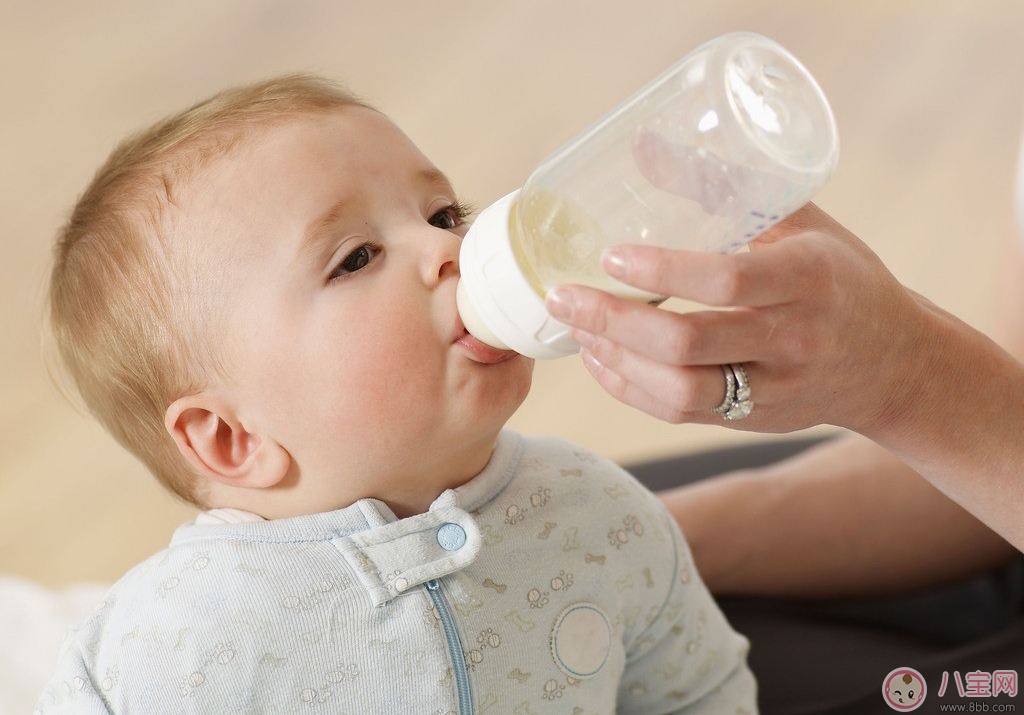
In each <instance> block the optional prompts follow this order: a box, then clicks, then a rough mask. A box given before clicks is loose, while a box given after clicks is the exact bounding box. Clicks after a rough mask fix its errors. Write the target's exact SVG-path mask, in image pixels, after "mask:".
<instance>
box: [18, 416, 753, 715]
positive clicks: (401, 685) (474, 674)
mask: <svg viewBox="0 0 1024 715" xmlns="http://www.w3.org/2000/svg"><path fill="white" fill-rule="evenodd" d="M748 647H749V646H748V642H747V640H746V639H745V638H744V637H742V636H740V635H739V634H737V633H736V632H735V631H733V630H732V629H731V628H730V627H729V624H728V623H727V622H726V620H725V618H724V616H723V615H722V613H721V611H720V610H719V609H718V607H717V606H716V604H715V602H714V601H713V600H712V598H711V596H710V594H709V593H708V591H707V589H706V588H705V586H704V584H703V583H702V582H701V580H700V577H699V576H698V574H697V573H696V571H695V569H694V567H693V565H692V562H691V559H690V553H689V551H688V549H687V546H686V544H685V542H684V541H683V539H682V535H681V534H680V532H679V529H678V527H677V526H676V524H675V522H674V521H673V520H672V519H671V518H670V516H669V515H668V513H667V512H666V511H665V509H664V508H663V506H662V505H661V502H660V501H659V500H658V499H657V498H656V497H655V496H654V495H653V494H651V493H650V492H649V491H647V490H646V489H645V488H644V487H642V486H641V485H640V484H639V483H638V482H637V481H636V480H635V479H633V478H632V477H631V476H630V475H629V474H627V473H626V472H624V471H623V470H622V469H620V468H619V467H618V466H616V465H615V464H612V463H611V462H609V461H607V460H604V459H602V458H600V457H597V456H595V455H593V454H591V453H589V452H587V451H585V450H583V449H581V448H579V447H576V446H574V445H572V444H570V443H568V442H565V441H562V440H558V439H535V438H524V437H522V436H520V435H518V434H516V433H514V432H510V431H507V430H506V431H503V432H502V433H501V434H500V435H499V439H498V442H497V445H496V447H495V451H494V453H493V455H492V457H491V459H490V461H489V463H488V465H487V467H486V468H485V469H484V470H483V471H482V472H481V473H480V474H479V475H477V476H476V477H474V478H473V479H472V480H471V481H469V482H467V483H466V484H464V485H463V486H461V487H459V488H457V489H453V490H447V491H445V492H444V493H443V494H441V495H440V496H439V497H438V498H437V500H436V501H435V502H434V503H433V504H432V505H431V507H430V509H429V511H427V512H425V513H423V514H419V515H416V516H413V517H409V518H406V519H396V518H395V516H394V514H393V513H392V512H391V510H390V509H389V508H388V507H387V505H385V504H384V503H383V502H381V501H378V500H375V499H363V500H360V501H358V502H356V503H355V504H353V505H351V506H349V507H346V508H344V509H341V510H338V511H334V512H328V513H321V514H311V515H307V516H300V517H296V518H291V519H279V520H271V521H263V522H254V523H246V522H242V523H235V524H218V525H206V526H204V525H197V524H187V525H185V526H182V527H181V528H179V529H178V530H177V531H176V532H175V534H174V537H173V539H172V541H171V545H170V547H169V548H168V549H166V550H164V551H162V552H160V553H158V554H156V555H155V556H153V557H151V558H149V559H148V560H146V561H144V562H143V563H142V564H140V565H139V566H137V567H135V568H134V569H132V570H131V571H129V572H128V573H127V574H126V575H125V576H124V577H123V578H122V579H121V580H120V581H119V582H118V583H117V584H115V586H114V587H113V588H112V589H111V591H110V592H109V593H108V594H107V596H106V598H105V600H104V601H103V603H101V604H100V605H99V606H98V607H97V609H96V611H95V613H94V614H93V615H92V616H91V617H90V618H89V619H88V620H87V621H86V622H85V623H84V624H82V625H81V626H80V627H79V628H77V629H76V630H74V631H72V632H71V633H70V634H69V636H68V638H67V639H66V641H65V644H64V646H63V647H62V655H61V658H60V662H59V667H58V670H57V673H56V675H55V676H54V678H53V679H52V681H51V682H50V684H49V685H48V687H47V688H46V690H45V691H44V693H43V695H42V697H41V699H40V701H39V705H38V710H37V712H39V713H58V712H59V713H70V712H73V713H139V714H145V715H160V714H161V713H168V714H171V713H173V714H174V715H181V714H182V713H217V714H220V713H254V712H258V713H300V712H307V711H317V712H325V713H348V714H350V715H356V714H358V715H363V714H365V713H428V714H430V715H466V714H467V713H514V714H515V715H544V714H545V713H569V714H571V715H591V714H594V713H613V712H617V713H623V714H626V713H642V714H643V715H655V714H657V713H676V712H680V713H682V712H685V713H709V714H713V715H733V714H736V715H743V714H750V713H755V712H756V704H755V699H756V686H755V682H754V678H753V676H752V674H751V672H750V671H749V669H748V668H747V665H746V653H747V650H748ZM460 695H461V702H460Z"/></svg>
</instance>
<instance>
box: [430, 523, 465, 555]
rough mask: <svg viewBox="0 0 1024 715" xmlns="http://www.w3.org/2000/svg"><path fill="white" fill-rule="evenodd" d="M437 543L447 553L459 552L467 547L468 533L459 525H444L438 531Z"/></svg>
mask: <svg viewBox="0 0 1024 715" xmlns="http://www.w3.org/2000/svg"><path fill="white" fill-rule="evenodd" d="M437 543H439V544H441V548H442V549H444V550H445V551H458V550H459V549H461V548H462V547H463V546H465V545H466V531H465V529H463V528H462V527H461V526H459V525H458V524H452V523H448V524H442V525H441V528H439V529H438V530H437Z"/></svg>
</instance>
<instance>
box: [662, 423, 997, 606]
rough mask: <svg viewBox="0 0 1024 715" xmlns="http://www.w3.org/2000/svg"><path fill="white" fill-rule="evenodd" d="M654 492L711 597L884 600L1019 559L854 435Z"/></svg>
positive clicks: (903, 466) (923, 482)
mask: <svg viewBox="0 0 1024 715" xmlns="http://www.w3.org/2000/svg"><path fill="white" fill-rule="evenodd" d="M659 496H660V497H661V498H662V500H663V501H664V502H665V504H666V506H667V507H668V509H669V511H670V512H672V514H673V516H674V517H675V518H676V520H677V521H678V522H679V524H680V526H681V527H682V529H683V532H684V534H685V535H686V538H687V541H688V542H689V544H690V548H691V550H692V552H693V558H694V560H695V561H696V563H697V568H698V570H699V571H700V573H701V575H702V576H703V578H704V580H705V582H706V583H707V585H708V588H709V589H710V590H711V591H712V592H713V593H715V594H718V595H754V594H756V595H765V596H773V595H777V596H794V597H825V596H855V595H869V594H880V593H892V592H899V591H906V590H912V589H916V588H927V587H930V586H935V585H938V584H941V583H943V582H946V581H949V580H952V579H957V578H962V577H967V576H969V575H971V574H974V573H978V572H981V571H984V570H987V569H989V568H992V567H995V566H997V565H999V564H1002V563H1005V562H1006V561H1007V560H1009V559H1010V558H1012V557H1013V556H1014V555H1015V554H1016V553H1017V552H1016V550H1015V549H1014V548H1013V547H1012V546H1011V545H1009V544H1008V543H1007V542H1006V541H1005V540H1004V539H1003V538H1001V537H1000V536H999V535H997V534H996V533H994V532H993V531H992V530H991V529H989V528H988V527H986V526H985V525H984V524H982V523H981V522H980V521H978V520H977V519H976V518H975V517H973V516H972V515H970V514H969V513H968V512H967V511H966V510H964V509H963V508H962V507H960V506H958V505H957V504H955V503H954V502H953V501H952V500H950V499H949V498H948V497H946V496H945V495H943V494H942V493H941V492H939V491H938V490H937V489H936V488H935V487H934V486H932V485H931V484H930V483H929V482H928V481H926V480H924V479H922V478H921V477H920V476H919V475H918V474H917V473H916V472H914V471H913V470H912V469H910V468H909V467H908V466H907V465H906V464H904V463H903V462H902V461H901V460H899V459H898V458H897V457H895V456H893V455H892V454H891V453H889V452H888V451H887V450H885V449H884V448H882V447H880V446H878V445H877V444H875V443H873V442H871V441H870V440H868V439H866V438H864V437H862V436H860V435H857V434H849V435H845V436H843V437H841V438H838V439H835V440H831V441H829V442H826V443H824V444H822V445H819V446H817V447H814V448H812V449H810V450H808V451H806V452H803V453H801V454H799V455H796V456H795V457H792V458H790V459H788V460H785V461H783V462H780V463H778V464H775V465H771V466H769V467H765V468H761V469H755V470H744V471H739V472H734V473H731V474H727V475H722V476H719V477H715V478H712V479H705V480H702V481H700V482H697V483H695V484H691V485H687V486H685V487H679V488H677V489H673V490H668V491H664V492H661V493H660V494H659Z"/></svg>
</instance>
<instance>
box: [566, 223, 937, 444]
mask: <svg viewBox="0 0 1024 715" xmlns="http://www.w3.org/2000/svg"><path fill="white" fill-rule="evenodd" d="M602 264H603V266H604V268H605V270H606V271H607V272H608V273H609V274H610V275H612V276H613V277H615V278H617V279H618V280H620V281H622V282H623V283H627V284H629V285H632V286H635V287H637V288H641V289H643V290H647V291H650V292H652V293H656V294H658V295H665V296H675V297H679V298H684V299H687V300H691V301H696V302H698V303H701V304H703V305H706V306H710V307H715V308H730V309H729V310H701V311H697V312H690V313H675V312H671V311H668V310H664V309H660V308H657V307H655V306H652V305H647V304H645V303H640V302H637V301H631V300H626V299H621V298H618V297H615V296H612V295H610V294H608V293H605V292H603V291H601V290H597V289H594V288H590V287H587V286H580V285H572V286H559V287H557V288H556V289H554V290H552V291H551V292H549V294H548V298H547V305H548V310H549V311H550V312H551V313H552V315H554V316H555V317H556V318H558V319H560V320H562V321H563V322H565V323H567V324H569V325H571V326H573V327H574V328H575V329H574V331H573V337H574V338H575V339H576V340H577V341H578V342H579V343H580V345H581V346H582V347H583V351H582V356H583V359H584V362H585V364H586V366H587V369H588V370H589V371H590V373H591V374H592V375H593V376H594V378H595V379H596V380H597V381H598V383H600V384H601V386H602V387H604V389H605V390H607V391H608V392H609V393H610V394H611V395H612V396H614V397H616V398H617V399H619V400H621V401H622V402H624V403H626V404H629V405H632V406H634V407H636V408H638V409H640V410H643V411H644V412H647V413H649V414H651V415H653V416H655V417H658V418H661V419H663V420H666V421H669V422H673V423H681V422H701V423H722V421H723V420H722V418H721V417H720V416H719V415H717V414H715V413H713V412H712V408H714V407H716V406H717V405H718V404H719V403H721V402H722V400H723V397H724V395H725V379H724V377H723V373H722V370H721V367H720V366H721V365H722V364H726V363H742V364H743V366H744V368H745V370H746V373H747V377H748V379H749V383H750V386H751V389H752V395H751V399H752V401H753V402H754V404H755V407H754V410H753V413H752V414H751V415H750V416H749V417H747V418H745V419H742V420H736V421H727V422H725V424H726V425H727V426H730V427H734V428H737V429H742V430H751V431H757V432H788V431H791V430H795V429H801V428H804V427H809V426H813V425H816V424H821V423H829V424H835V425H840V426H843V427H848V428H850V429H853V430H856V431H859V432H865V433H869V432H872V431H874V428H875V427H877V426H878V425H879V423H880V422H884V421H886V420H890V419H895V418H896V417H895V411H896V410H897V409H898V408H899V406H900V405H901V404H903V402H904V401H906V400H910V399H913V396H914V395H913V393H914V390H915V387H916V386H918V385H920V384H922V383H921V382H920V378H921V377H922V376H921V375H920V373H921V371H922V370H923V369H924V368H923V366H922V365H923V361H922V360H921V359H920V357H921V355H922V354H925V352H924V351H927V350H928V348H929V343H930V341H931V340H932V338H930V337H929V335H930V334H929V332H928V329H927V326H926V325H925V323H926V321H925V320H924V318H923V315H924V314H925V313H927V311H928V310H929V308H928V306H929V305H930V304H928V302H927V301H926V300H925V299H923V298H921V297H920V296H918V295H917V294H916V293H914V292H912V291H910V290H909V289H907V288H905V287H904V286H902V285H901V284H900V283H899V282H898V281H897V280H896V279H895V277H894V276H893V275H892V274H891V273H890V272H889V271H888V270H887V269H886V267H885V266H884V265H883V264H882V262H881V260H880V259H879V258H878V256H877V255H875V254H874V253H873V252H872V251H871V249H870V248H868V247H867V246H866V245H865V244H864V243H863V242H862V241H860V240H859V239H858V238H857V237H856V236H854V235H853V234H852V233H850V232H849V231H848V230H846V229H845V228H844V227H843V226H841V225H840V224H839V223H837V222H836V221H835V220H833V219H832V218H831V217H830V216H829V215H828V214H826V213H825V212H824V211H822V210H821V209H819V208H818V207H817V206H815V205H814V204H807V205H806V206H804V207H803V208H802V209H800V210H799V211H798V212H796V213H795V214H793V215H792V216H790V217H789V218H787V219H786V220H785V221H783V222H781V223H779V224H777V225H776V226H774V227H773V228H772V229H770V230H769V231H768V232H766V233H765V234H763V235H761V236H760V237H758V238H757V239H755V240H754V241H753V242H752V243H751V251H750V252H744V253H738V254H733V255H720V254H711V253H702V252H693V251H682V250H673V249H664V248H656V247H651V246H639V245H637V246H617V247H615V248H614V249H610V250H609V251H607V252H606V254H605V256H604V257H603V261H602Z"/></svg>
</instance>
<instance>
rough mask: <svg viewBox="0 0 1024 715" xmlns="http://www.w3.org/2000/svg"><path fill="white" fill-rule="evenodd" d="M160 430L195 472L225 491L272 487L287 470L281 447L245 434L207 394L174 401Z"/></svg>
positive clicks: (237, 421)
mask: <svg viewBox="0 0 1024 715" xmlns="http://www.w3.org/2000/svg"><path fill="white" fill-rule="evenodd" d="M164 427H166V429H167V432H168V433H169V434H170V435H171V438H172V439H173V440H174V443H175V444H176V445H178V450H179V451H180V452H181V454H182V456H183V457H184V458H185V459H186V460H187V461H188V463H189V464H190V465H192V468H193V469H195V470H196V471H198V472H199V473H200V474H202V475H204V476H206V477H208V478H209V479H213V480H214V481H218V482H221V483H223V484H227V485H228V486H233V487H245V488H250V489H264V488H267V487H272V486H274V485H275V484H277V483H279V482H280V481H281V480H282V479H284V477H285V475H286V474H287V473H288V468H289V466H291V455H289V454H288V452H287V451H286V450H285V449H284V448H283V447H282V446H281V445H279V444H277V443H276V442H275V441H273V440H272V439H269V438H267V437H264V436H263V435H259V434H255V433H253V432H250V431H249V430H247V429H246V427H245V425H243V424H242V422H241V420H240V419H238V417H237V415H236V414H235V412H234V410H233V409H232V408H231V405H230V404H229V403H228V402H226V401H225V400H223V399H222V398H218V397H216V396H214V395H211V394H208V393H199V394H196V395H188V396H187V397H181V398H178V399H177V400H175V401H174V402H173V403H172V404H171V405H170V406H169V407H168V408H167V411H166V412H165V413H164Z"/></svg>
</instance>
